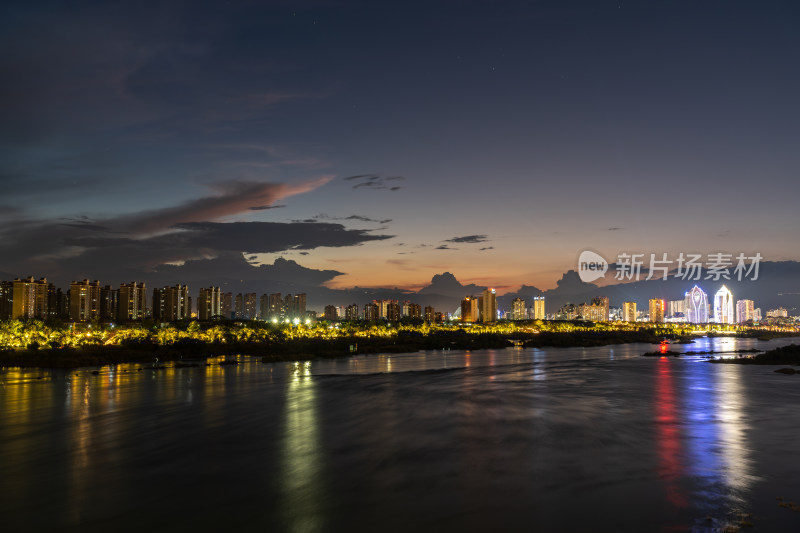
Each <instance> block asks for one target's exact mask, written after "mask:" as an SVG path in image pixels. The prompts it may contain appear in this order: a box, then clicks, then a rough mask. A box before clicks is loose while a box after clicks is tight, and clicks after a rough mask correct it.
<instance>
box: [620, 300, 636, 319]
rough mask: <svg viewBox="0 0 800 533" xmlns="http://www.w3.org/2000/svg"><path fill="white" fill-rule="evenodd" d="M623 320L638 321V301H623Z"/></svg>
mask: <svg viewBox="0 0 800 533" xmlns="http://www.w3.org/2000/svg"><path fill="white" fill-rule="evenodd" d="M622 320H623V321H625V322H636V302H622Z"/></svg>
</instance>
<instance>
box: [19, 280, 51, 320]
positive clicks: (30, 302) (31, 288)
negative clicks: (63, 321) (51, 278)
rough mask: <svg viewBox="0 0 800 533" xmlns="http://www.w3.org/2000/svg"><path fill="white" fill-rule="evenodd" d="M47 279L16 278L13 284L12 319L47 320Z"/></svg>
mask: <svg viewBox="0 0 800 533" xmlns="http://www.w3.org/2000/svg"><path fill="white" fill-rule="evenodd" d="M47 294H48V283H47V279H45V278H41V279H38V280H37V279H35V278H34V277H33V276H30V277H27V278H24V279H20V278H16V279H15V280H14V281H13V282H12V284H11V318H47Z"/></svg>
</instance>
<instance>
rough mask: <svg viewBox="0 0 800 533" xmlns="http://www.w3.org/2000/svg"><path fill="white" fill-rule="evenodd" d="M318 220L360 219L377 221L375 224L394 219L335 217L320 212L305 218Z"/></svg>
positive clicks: (356, 216)
mask: <svg viewBox="0 0 800 533" xmlns="http://www.w3.org/2000/svg"><path fill="white" fill-rule="evenodd" d="M316 220H358V221H360V222H371V223H375V224H388V223H389V222H391V221H392V219H391V218H386V219H383V220H378V219H374V218H370V217H365V216H363V215H350V216H346V217H334V216H331V215H329V214H327V213H320V214H318V215H314V216H313V217H312V218H310V219H305V220H304V222H309V221H310V222H313V221H316Z"/></svg>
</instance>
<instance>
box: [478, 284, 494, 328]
mask: <svg viewBox="0 0 800 533" xmlns="http://www.w3.org/2000/svg"><path fill="white" fill-rule="evenodd" d="M480 307H481V309H480V319H481V322H496V321H497V293H496V292H495V290H494V289H484V290H483V294H482V295H481V301H480Z"/></svg>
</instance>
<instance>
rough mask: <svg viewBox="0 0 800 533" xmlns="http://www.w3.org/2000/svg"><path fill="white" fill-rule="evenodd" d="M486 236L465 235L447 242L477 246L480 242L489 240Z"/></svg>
mask: <svg viewBox="0 0 800 533" xmlns="http://www.w3.org/2000/svg"><path fill="white" fill-rule="evenodd" d="M486 237H487V236H486V235H465V236H463V237H453V238H452V239H447V240H445V242H458V243H468V244H475V243H479V242H486V240H487V238H486Z"/></svg>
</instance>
